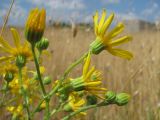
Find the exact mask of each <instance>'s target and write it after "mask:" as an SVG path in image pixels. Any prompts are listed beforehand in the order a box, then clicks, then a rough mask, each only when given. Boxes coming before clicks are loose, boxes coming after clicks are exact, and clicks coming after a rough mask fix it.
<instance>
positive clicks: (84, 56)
mask: <svg viewBox="0 0 160 120" xmlns="http://www.w3.org/2000/svg"><path fill="white" fill-rule="evenodd" d="M87 55H88V52H87V53H84V54H83V55H82V56H81V57H80V58H79V59H78V60H76V61H75V62H74V63H72V64H71V65H70V66H69V67H68V68H67V69H66V70H65V72H64V74H63V76H62V77H61V79H60V83H59V84H57V86H56V87H55V88H54V89H53V90H52V91H51V92H50V93H49V96H50V97H51V96H53V95H54V94H55V93H56V91H57V90H58V88H59V87H60V86H61V84H62V82H63V81H64V80H65V79H66V78H67V76H68V74H69V73H70V72H71V70H72V69H73V68H74V67H76V66H77V65H78V64H80V63H81V62H82V61H83V60H84V58H86V57H87Z"/></svg>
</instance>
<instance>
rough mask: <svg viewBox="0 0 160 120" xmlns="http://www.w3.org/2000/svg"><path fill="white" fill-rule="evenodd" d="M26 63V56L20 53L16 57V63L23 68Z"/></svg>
mask: <svg viewBox="0 0 160 120" xmlns="http://www.w3.org/2000/svg"><path fill="white" fill-rule="evenodd" d="M25 64H26V57H25V56H22V55H18V56H17V57H16V65H17V67H19V68H22V67H24V66H25Z"/></svg>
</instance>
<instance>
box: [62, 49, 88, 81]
mask: <svg viewBox="0 0 160 120" xmlns="http://www.w3.org/2000/svg"><path fill="white" fill-rule="evenodd" d="M87 55H88V52H87V53H84V54H83V55H82V56H81V57H80V58H79V59H78V60H76V61H75V62H74V63H72V64H71V65H70V66H69V67H68V68H67V69H66V70H65V72H64V75H63V77H62V78H64V79H65V78H66V77H67V76H68V74H69V73H70V71H71V70H72V69H73V68H74V67H75V66H77V65H78V64H80V63H81V62H82V61H83V60H84V58H86V57H87Z"/></svg>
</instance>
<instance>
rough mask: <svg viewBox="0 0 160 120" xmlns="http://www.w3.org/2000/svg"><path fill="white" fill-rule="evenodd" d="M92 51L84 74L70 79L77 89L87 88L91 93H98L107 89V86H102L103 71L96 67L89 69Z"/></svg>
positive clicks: (84, 68) (87, 59)
mask: <svg viewBox="0 0 160 120" xmlns="http://www.w3.org/2000/svg"><path fill="white" fill-rule="evenodd" d="M89 66H90V53H89V54H88V56H87V58H86V61H85V64H84V67H83V75H82V76H81V77H79V78H76V79H70V84H71V86H72V87H73V89H74V90H75V91H82V90H85V91H86V92H89V93H91V94H94V95H96V96H97V97H99V96H98V94H100V93H103V92H105V91H106V89H105V88H102V87H100V86H101V84H102V78H101V72H99V71H97V70H95V67H92V68H91V69H89Z"/></svg>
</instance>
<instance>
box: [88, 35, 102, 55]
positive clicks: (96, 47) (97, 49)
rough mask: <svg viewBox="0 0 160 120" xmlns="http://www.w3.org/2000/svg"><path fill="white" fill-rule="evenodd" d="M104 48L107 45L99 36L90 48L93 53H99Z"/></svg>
mask: <svg viewBox="0 0 160 120" xmlns="http://www.w3.org/2000/svg"><path fill="white" fill-rule="evenodd" d="M104 49H105V45H104V43H103V42H102V41H101V40H100V38H99V37H97V38H96V40H95V41H93V42H92V43H91V44H90V50H91V52H92V53H93V54H99V53H100V52H101V51H102V50H104Z"/></svg>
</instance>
